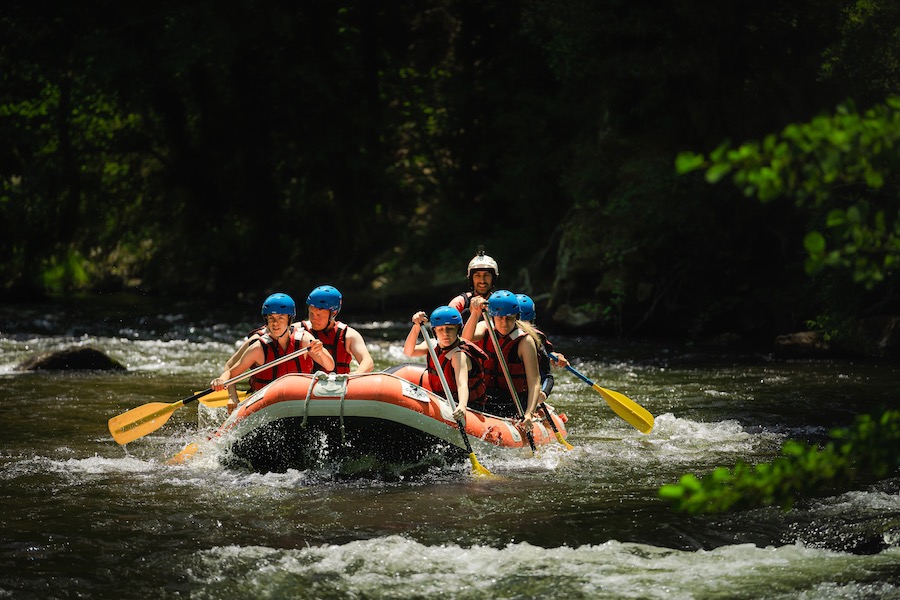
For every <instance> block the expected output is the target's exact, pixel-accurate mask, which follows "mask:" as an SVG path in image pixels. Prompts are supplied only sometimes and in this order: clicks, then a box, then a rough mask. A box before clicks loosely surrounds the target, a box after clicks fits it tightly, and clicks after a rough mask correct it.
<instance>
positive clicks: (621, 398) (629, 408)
mask: <svg viewBox="0 0 900 600" xmlns="http://www.w3.org/2000/svg"><path fill="white" fill-rule="evenodd" d="M593 388H594V389H595V390H596V391H597V393H598V394H600V395H601V396H603V399H604V400H606V403H607V404H609V407H610V408H611V409H613V411H614V412H615V413H616V414H617V415H619V416H620V417H622V418H623V419H625V420H626V421H627V422H628V424H629V425H631V426H632V427H634V428H635V429H637V430H638V431H640V432H641V433H650V431H651V430H652V429H653V415H651V414H650V413H649V412H648V411H647V409H646V408H644V407H643V406H641V405H639V404H638V403H637V402H635V401H634V400H632V399H631V398H629V397H628V396H626V395H625V394H621V393H619V392H616V391H614V390H608V389H606V388H602V387H600V386H599V385H597V384H596V383H595V384H594V385H593Z"/></svg>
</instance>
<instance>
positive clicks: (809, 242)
mask: <svg viewBox="0 0 900 600" xmlns="http://www.w3.org/2000/svg"><path fill="white" fill-rule="evenodd" d="M803 247H804V248H806V251H807V252H809V253H810V254H812V255H816V256H819V255H822V254H824V253H825V236H823V235H822V234H821V233H819V232H818V231H810V232H809V233H807V234H806V237H804V238H803Z"/></svg>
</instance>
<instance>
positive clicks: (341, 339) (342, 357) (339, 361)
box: [300, 321, 353, 374]
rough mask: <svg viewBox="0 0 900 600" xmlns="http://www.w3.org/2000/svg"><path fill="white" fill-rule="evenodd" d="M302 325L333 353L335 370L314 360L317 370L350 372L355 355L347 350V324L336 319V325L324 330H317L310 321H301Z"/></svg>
mask: <svg viewBox="0 0 900 600" xmlns="http://www.w3.org/2000/svg"><path fill="white" fill-rule="evenodd" d="M300 325H302V326H303V329H305V330H307V331H308V332H310V333H311V334H313V335H314V336H315V337H316V339H317V340H319V341H320V342H322V345H323V346H324V347H325V349H326V350H328V351H329V352H330V353H331V356H332V358H334V371H329V370H328V369H326V368H325V367H323V366H322V365H320V364H319V363H317V362H313V366H314V367H315V370H316V371H324V372H326V373H339V374H346V373H349V372H350V361H352V360H353V355H352V354H350V351H349V350H347V324H346V323H341V322H340V321H334V326H333V327H331V328H328V327H326V328H325V329H323V330H322V331H315V330H313V328H312V323H311V322H310V321H301V323H300Z"/></svg>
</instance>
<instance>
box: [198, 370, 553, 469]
mask: <svg viewBox="0 0 900 600" xmlns="http://www.w3.org/2000/svg"><path fill="white" fill-rule="evenodd" d="M424 374H425V368H424V365H421V364H406V365H399V366H397V367H393V368H391V369H388V370H387V371H383V372H378V373H365V374H359V375H336V374H333V373H331V374H324V373H317V374H316V375H306V374H299V373H298V374H292V375H286V376H284V377H280V378H279V379H276V380H275V381H273V382H272V383H270V384H269V385H268V386H266V387H265V388H263V389H261V390H259V391H258V392H256V393H254V394H252V395H248V396H247V398H246V399H245V400H244V401H242V402H241V403H240V404H239V405H238V407H237V409H235V410H234V412H232V414H231V415H229V417H228V418H227V419H226V420H225V422H224V423H223V424H222V425H221V426H220V427H219V429H218V430H217V431H216V433H215V434H214V436H213V438H214V439H215V438H221V440H222V441H223V442H226V443H227V444H229V446H230V452H229V453H228V454H229V456H230V459H229V460H233V461H236V462H238V463H244V464H246V465H248V466H250V467H251V468H252V469H254V470H256V471H261V472H266V471H285V470H287V469H289V468H294V469H300V470H302V469H306V468H309V467H311V466H314V465H315V464H317V463H320V462H322V461H324V460H332V459H337V460H341V459H345V458H351V459H360V458H366V457H368V458H374V459H376V460H379V461H385V462H402V463H410V462H413V463H415V462H421V461H423V460H427V459H428V457H429V455H430V456H440V457H442V459H443V460H448V461H453V462H455V461H459V460H464V459H465V458H466V456H467V452H466V451H465V445H464V444H463V440H462V436H461V435H460V431H459V428H458V427H457V424H456V421H454V419H453V416H452V410H451V408H450V405H449V403H448V402H447V401H446V400H445V399H444V398H442V397H440V396H437V395H436V394H434V393H432V392H431V390H430V389H428V379H427V377H425V376H424ZM548 408H549V407H548ZM549 410H550V418H552V419H553V421H554V423H555V424H556V428H557V429H558V430H559V432H560V433H561V434H562V436H563V437H565V436H566V435H567V432H566V420H567V419H566V416H565V415H558V414H556V413H555V412H554V411H553V409H552V408H549ZM540 416H542V417H543V419H541V420H536V421H535V424H534V429H533V431H532V436H533V438H534V444H535V446H542V445H547V444H551V443H556V442H557V440H556V437H555V434H554V432H553V430H552V429H551V427H550V426H549V424H548V423H547V421H546V418H547V415H545V414H543V413H540ZM465 429H466V435H467V436H468V438H469V443H470V444H471V445H472V447H473V450H474V451H475V452H479V451H484V450H488V449H490V448H491V447H494V448H507V449H510V450H513V451H518V452H522V453H524V454H530V453H531V448H530V445H529V443H528V439H527V438H526V437H525V434H524V431H523V430H522V429H521V427H519V426H518V425H517V420H516V419H508V418H503V417H497V416H493V415H490V414H486V413H480V412H476V411H469V412H468V413H467V415H466V427H465Z"/></svg>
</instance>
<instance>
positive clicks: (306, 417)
mask: <svg viewBox="0 0 900 600" xmlns="http://www.w3.org/2000/svg"><path fill="white" fill-rule="evenodd" d="M327 378H328V373H325V372H323V371H316V378H315V379H314V380H313V382H312V383H311V384H309V389H308V390H306V401H305V402H304V403H303V422H302V423H300V426H301V427H303V428H304V429H305V428H306V422H307V421H308V420H309V399H310V397H312V393H313V389H314V388H315V387H316V384H317V383H319V382H320V381H322V380H323V379H327Z"/></svg>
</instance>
